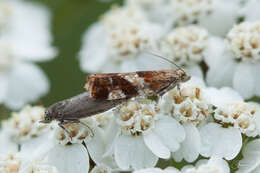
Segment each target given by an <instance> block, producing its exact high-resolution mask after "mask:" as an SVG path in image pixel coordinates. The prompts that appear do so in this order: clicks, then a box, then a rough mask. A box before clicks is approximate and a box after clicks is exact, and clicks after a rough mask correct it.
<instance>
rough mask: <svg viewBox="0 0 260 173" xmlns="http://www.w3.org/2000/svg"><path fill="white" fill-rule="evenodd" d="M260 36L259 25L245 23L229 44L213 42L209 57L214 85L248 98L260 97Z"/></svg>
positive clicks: (232, 34)
mask: <svg viewBox="0 0 260 173" xmlns="http://www.w3.org/2000/svg"><path fill="white" fill-rule="evenodd" d="M259 33H260V23H259V22H258V21H255V22H243V23H241V24H239V25H236V26H234V27H233V28H232V29H231V30H230V32H229V33H228V34H227V38H226V40H225V41H224V40H221V39H219V38H214V39H212V40H211V42H210V43H209V46H208V50H207V53H206V54H207V56H205V61H206V63H207V65H208V66H209V71H208V72H207V81H208V83H209V84H210V85H214V86H217V87H221V86H230V87H233V88H234V89H236V90H237V91H238V92H239V93H240V94H241V95H242V96H243V97H244V98H251V97H253V96H259V95H260V88H259V87H258V86H259V84H260V79H259V77H258V75H257V74H259V72H260V71H259V69H260V68H259V67H260V56H259V52H260V49H259V48H260V42H259V38H260V34H259ZM225 42H226V43H225ZM219 69H221V70H219Z"/></svg>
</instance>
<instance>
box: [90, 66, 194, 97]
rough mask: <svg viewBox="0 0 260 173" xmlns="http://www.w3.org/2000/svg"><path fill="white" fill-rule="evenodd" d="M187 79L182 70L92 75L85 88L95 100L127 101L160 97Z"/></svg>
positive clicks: (188, 77)
mask: <svg viewBox="0 0 260 173" xmlns="http://www.w3.org/2000/svg"><path fill="white" fill-rule="evenodd" d="M189 79H190V76H188V75H187V74H186V73H185V71H183V70H182V69H179V70H159V71H137V72H132V73H108V74H93V75H89V76H88V82H87V84H86V86H85V88H86V89H87V91H88V92H89V95H90V96H91V97H92V98H93V99H95V100H116V99H129V98H132V97H137V96H143V97H146V96H151V95H159V96H162V95H163V94H164V93H166V92H167V91H169V90H171V89H173V88H174V87H175V86H176V85H178V84H180V83H181V82H186V81H187V80H189Z"/></svg>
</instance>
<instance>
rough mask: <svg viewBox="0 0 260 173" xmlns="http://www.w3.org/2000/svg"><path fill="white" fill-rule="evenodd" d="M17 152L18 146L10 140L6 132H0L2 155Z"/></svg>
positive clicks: (0, 151) (0, 150)
mask: <svg viewBox="0 0 260 173" xmlns="http://www.w3.org/2000/svg"><path fill="white" fill-rule="evenodd" d="M17 151H18V145H17V144H16V143H14V142H12V141H11V140H10V138H9V136H8V135H7V133H6V132H5V130H0V153H1V154H8V153H11V152H17Z"/></svg>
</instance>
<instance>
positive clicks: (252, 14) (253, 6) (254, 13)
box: [241, 0, 260, 21]
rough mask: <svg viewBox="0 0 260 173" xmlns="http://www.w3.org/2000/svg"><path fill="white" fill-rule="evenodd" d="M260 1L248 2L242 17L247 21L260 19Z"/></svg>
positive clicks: (252, 0) (249, 0)
mask: <svg viewBox="0 0 260 173" xmlns="http://www.w3.org/2000/svg"><path fill="white" fill-rule="evenodd" d="M259 5H260V1H258V0H247V1H245V5H244V7H243V9H242V10H241V16H242V17H243V18H244V19H245V21H257V20H259V17H260V12H259V10H258V8H257V7H259Z"/></svg>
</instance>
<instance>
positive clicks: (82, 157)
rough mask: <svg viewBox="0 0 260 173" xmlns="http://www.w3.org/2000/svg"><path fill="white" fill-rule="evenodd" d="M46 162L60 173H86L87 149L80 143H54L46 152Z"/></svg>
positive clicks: (87, 162) (87, 163)
mask: <svg viewBox="0 0 260 173" xmlns="http://www.w3.org/2000/svg"><path fill="white" fill-rule="evenodd" d="M46 162H47V163H48V164H50V165H52V166H55V167H56V168H57V169H58V171H59V172H62V173H72V172H77V173H86V172H88V170H89V158H88V151H87V150H86V148H84V146H83V145H81V144H73V145H70V146H62V145H56V147H54V148H53V149H52V150H50V152H49V153H48V155H47V157H46Z"/></svg>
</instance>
